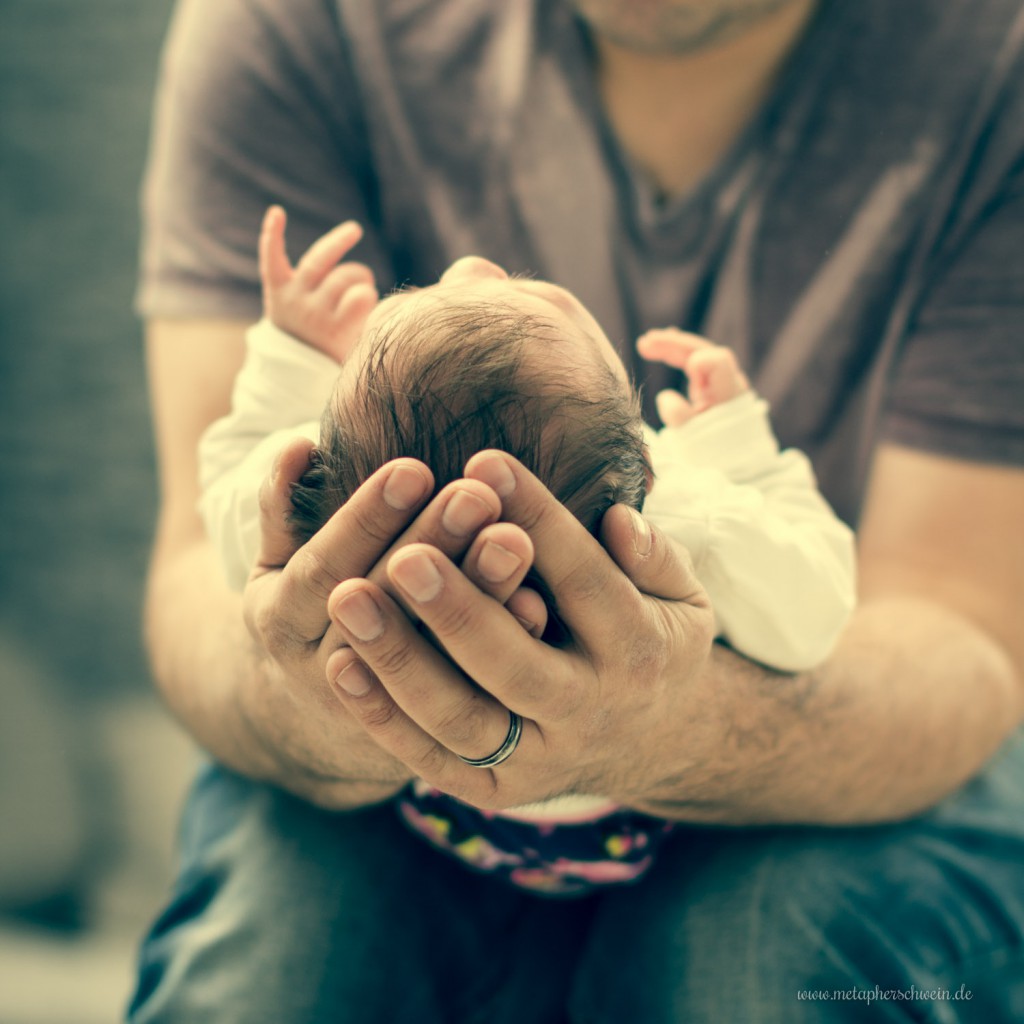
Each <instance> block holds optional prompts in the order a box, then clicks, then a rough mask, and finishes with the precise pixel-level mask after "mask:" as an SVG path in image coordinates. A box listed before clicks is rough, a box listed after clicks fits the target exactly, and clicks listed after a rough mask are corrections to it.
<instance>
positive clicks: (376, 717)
mask: <svg viewBox="0 0 1024 1024" xmlns="http://www.w3.org/2000/svg"><path fill="white" fill-rule="evenodd" d="M401 716H402V712H401V710H400V709H399V707H398V705H397V704H396V703H395V702H394V701H393V700H390V699H388V700H382V701H380V702H378V703H376V704H371V705H368V706H363V709H362V712H361V714H360V718H361V720H362V722H363V725H365V726H366V728H367V729H369V730H371V731H373V732H385V731H387V730H388V729H389V728H390V727H391V726H393V725H395V724H396V723H397V722H398V720H399V719H400V718H401Z"/></svg>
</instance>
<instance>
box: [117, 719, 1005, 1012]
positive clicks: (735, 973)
mask: <svg viewBox="0 0 1024 1024" xmlns="http://www.w3.org/2000/svg"><path fill="white" fill-rule="evenodd" d="M1022 779H1024V740H1022V739H1020V738H1018V740H1017V741H1016V742H1015V743H1014V744H1013V745H1012V747H1011V748H1008V749H1007V750H1006V751H1004V753H1003V755H1001V757H1000V758H999V759H997V761H996V763H994V764H993V765H992V767H991V768H990V769H989V770H988V771H987V772H986V773H985V774H984V775H983V776H982V777H981V778H979V779H978V780H976V781H975V782H974V783H972V784H971V785H970V786H968V787H967V789H965V790H964V791H963V792H962V793H961V794H958V795H957V796H956V797H954V798H951V799H950V800H948V801H946V802H945V803H944V804H942V805H941V806H940V807H939V808H937V809H936V810H935V811H934V812H932V813H931V814H929V815H927V816H926V817H924V818H922V819H920V820H918V821H915V822H911V823H907V824H902V825H895V826H887V827H880V828H872V829H849V830H823V829H758V830H744V831H732V830H720V829H682V830H681V831H680V834H679V836H678V837H676V838H675V839H674V840H673V841H672V842H671V844H670V846H668V847H667V848H665V849H663V851H662V853H661V857H660V859H659V862H658V864H657V865H656V866H655V868H654V870H653V871H652V872H651V873H650V874H649V875H648V876H646V877H645V878H644V880H643V881H642V882H640V883H639V884H638V885H636V886H632V887H628V888H623V889H618V890H614V891H612V892H609V893H608V894H607V895H603V896H600V897H597V898H592V899H588V900H585V901H565V902H557V901H550V900H543V899H540V898H537V897H534V896H531V895H527V894H522V893H519V892H516V891H514V890H512V889H509V888H506V887H505V886H504V885H502V883H499V882H496V881H494V880H492V879H489V878H486V877H481V876H477V875H474V874H472V873H471V872H469V871H468V870H467V869H465V868H463V867H462V866H461V865H459V864H456V863H453V862H449V861H448V860H447V859H446V858H444V857H443V855H441V854H438V853H436V852H435V851H433V850H431V849H429V848H428V847H427V846H426V845H425V844H423V843H422V842H420V841H419V840H417V839H416V838H415V837H414V836H412V835H411V834H409V833H408V832H407V831H406V830H405V829H404V828H403V826H402V825H401V824H400V823H399V822H398V819H397V816H396V815H395V813H394V811H393V809H392V808H391V807H389V806H382V807H378V808H372V809H369V810H366V811H361V812H358V813H355V814H346V815H330V814H326V813H324V812H320V811H317V810H315V809H313V808H310V807H307V806H305V805H303V804H301V803H300V802H298V801H296V800H293V799H291V798H288V797H286V796H283V795H282V794H280V793H276V792H274V791H272V790H269V789H267V788H266V787H261V786H256V785H254V784H251V783H248V782H245V781H244V780H241V779H238V778H236V777H234V776H232V775H229V774H227V773H225V772H223V771H220V770H218V769H210V770H208V771H207V772H206V773H204V775H203V776H202V777H201V778H200V780H199V781H198V782H197V784H196V787H195V790H194V792H193V795H192V797H191V799H190V804H189V807H188V810H187V813H186V817H185V822H184V827H183V833H182V873H181V877H180V878H179V881H178V886H177V888H176V891H175V894H174V896H173V898H172V901H171V903H170V905H169V907H168V908H167V910H166V911H165V912H164V914H163V915H162V916H161V918H160V919H159V920H158V921H157V922H156V924H155V925H154V929H153V932H152V933H151V935H150V936H149V937H148V939H147V940H146V942H145V944H144V947H143V951H142V959H141V968H140V975H139V988H138V993H137V995H136V998H135V1000H134V1002H133V1008H132V1011H131V1013H130V1019H131V1020H132V1021H133V1022H135V1024H141V1022H152V1021H159V1022H164V1024H168V1022H176V1021H188V1022H189V1024H202V1022H204V1021H217V1022H218V1024H231V1022H232V1021H239V1022H241V1021H245V1022H246V1024H259V1022H261V1021H267V1022H271V1021H273V1022H274V1024H278V1022H281V1021H289V1022H296V1024H299V1022H303V1024H304V1022H310V1024H320V1022H321V1021H327V1020H331V1021H345V1022H346V1024H349V1022H362V1021H368V1022H369V1021H384V1020H387V1021H395V1022H404V1021H410V1022H412V1021H415V1022H416V1024H426V1022H432V1021H435V1020H436V1021H439V1022H440V1021H460V1022H461V1021H466V1022H471V1021H472V1022H476V1021H481V1022H482V1021H487V1022H489V1024H498V1022H499V1021H505V1020H508V1021H517V1020H522V1021H530V1022H531V1024H532V1022H546V1021H551V1022H558V1021H560V1020H562V1019H572V1020H574V1021H580V1022H583V1021H586V1022H590V1021H594V1022H597V1021H602V1022H604V1021H608V1022H610V1021H617V1020H621V1019H627V1020H643V1021H644V1022H645V1024H657V1022H661V1021H664V1022H666V1024H668V1022H675V1021H678V1020H682V1019H685V1020H687V1021H689V1022H700V1021H715V1022H722V1021H731V1020H743V1021H757V1020H764V1021H775V1020H778V1021H785V1022H787V1024H789V1022H798V1021H847V1020H861V1019H865V1018H867V1019H879V1020H886V1019H893V1020H907V1019H922V1020H934V1021H945V1020H950V1021H955V1020H986V1021H999V1020H1007V1021H1009V1020H1013V1019H1024V1006H1021V1005H1020V1001H1022V1000H1024V981H1021V980H1020V979H1022V978H1024V946H1022V932H1024V794H1022V792H1021V790H1022V786H1024V784H1022V781H1021V780H1022ZM961 985H964V986H965V987H966V989H967V990H969V991H971V993H972V995H973V997H974V998H973V999H972V1000H971V1001H970V1002H966V1001H959V1002H955V1001H948V1002H947V1001H943V1000H939V999H933V1000H918V1001H915V1002H913V1003H909V1002H907V1001H906V994H907V993H909V992H910V990H911V986H916V989H917V990H918V991H921V990H929V989H948V990H949V991H950V992H951V993H952V992H956V991H957V990H959V989H960V986H961ZM876 986H878V989H877V990H876ZM1014 986H1016V990H1015V991H1014ZM570 988H572V994H571V996H570V997H569V998H568V1004H569V1006H570V1008H571V1010H572V1013H571V1015H570V1016H569V1017H563V1015H562V1012H561V1010H560V1009H559V1007H561V1006H562V1005H563V1004H564V1003H565V1002H566V995H565V993H566V992H567V991H568V990H569V989H570ZM885 990H891V991H892V992H894V993H901V994H902V995H900V996H894V997H893V998H891V999H890V1000H888V1001H884V1000H882V999H880V998H879V999H877V1001H875V1002H872V1003H870V1004H869V1003H867V1002H866V1001H865V1000H866V998H867V995H866V994H867V993H869V992H870V993H876V994H877V993H878V992H884V991H885ZM818 991H827V992H829V993H830V996H832V998H830V999H829V1000H824V999H821V998H819V999H818V1000H817V1001H815V1000H812V999H810V998H807V993H817V992H818ZM836 991H839V992H849V993H851V994H850V995H849V996H846V1000H845V1001H840V1000H837V999H836V998H835V997H834V995H833V993H834V992H836ZM854 993H857V994H856V995H854ZM801 994H803V998H801ZM1012 999H1016V1000H1018V1002H1017V1003H1014V1002H1011V1000H1012ZM545 1007H547V1008H548V1009H545Z"/></svg>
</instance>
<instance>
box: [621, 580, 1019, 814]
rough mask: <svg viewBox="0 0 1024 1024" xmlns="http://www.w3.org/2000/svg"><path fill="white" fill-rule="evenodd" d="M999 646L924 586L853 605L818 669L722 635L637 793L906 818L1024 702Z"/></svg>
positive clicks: (966, 773) (694, 807)
mask: <svg viewBox="0 0 1024 1024" xmlns="http://www.w3.org/2000/svg"><path fill="white" fill-rule="evenodd" d="M1022 705H1024V699H1022V688H1021V685H1020V681H1019V679H1018V678H1017V677H1016V675H1015V672H1014V669H1013V666H1012V663H1011V661H1010V659H1009V657H1008V656H1007V655H1006V653H1005V652H1004V651H1003V649H1002V648H1001V647H1000V646H999V645H998V644H997V643H995V642H994V641H993V640H992V639H990V638H989V636H988V635H987V634H985V633H984V632H982V631H981V630H980V629H978V628H977V627H975V626H974V625H973V624H971V623H970V622H969V621H967V620H966V619H965V618H963V617H961V616H959V615H957V614H955V613H953V612H950V611H947V610H946V609H944V608H943V607H941V606H939V605H937V604H932V603H930V602H928V601H925V600H920V599H916V598H909V597H908V598H902V597H900V598H896V597H894V598H886V599H876V600H874V601H871V602H868V603H866V604H864V605H863V606H862V607H861V608H859V609H858V610H857V612H856V613H855V615H854V617H853V619H852V621H851V623H850V625H849V627H848V628H847V630H846V632H845V633H844V635H843V637H842V639H841V641H840V643H839V646H838V647H837V649H836V650H835V652H834V654H833V655H832V657H831V658H830V659H829V660H828V661H827V662H826V663H825V664H823V665H822V666H820V667H819V668H818V669H816V670H814V671H812V672H807V673H803V674H800V675H795V676H787V675H781V674H778V673H774V672H770V671H768V670H766V669H764V668H762V667H760V666H757V665H754V664H752V663H750V662H748V661H746V660H744V659H743V658H741V657H739V656H737V655H735V654H734V653H732V652H730V651H728V650H726V649H724V648H720V647H717V646H716V647H715V649H714V652H713V654H712V657H711V660H710V664H709V667H708V670H707V671H706V673H705V674H704V677H703V679H702V680H701V683H700V684H699V686H698V687H697V688H696V692H691V693H689V694H687V695H686V696H685V697H684V698H683V700H682V701H681V714H680V717H679V718H678V719H677V721H678V720H681V721H683V722H684V724H683V726H682V727H681V728H680V729H678V730H676V735H675V736H669V735H668V733H666V735H665V736H664V737H662V738H661V742H660V743H658V745H657V747H658V750H659V751H660V752H661V753H662V754H663V753H664V751H665V750H671V751H673V754H672V757H671V760H672V764H671V766H670V771H669V772H668V773H662V774H661V775H660V777H657V779H656V781H655V782H654V784H653V785H650V786H649V787H648V788H647V789H646V791H645V793H644V796H643V797H642V798H641V799H639V800H636V799H634V800H631V801H630V802H631V803H632V804H633V805H634V806H637V807H639V808H641V809H643V810H646V811H648V812H650V813H654V814H658V815H661V816H664V817H669V818H674V819H679V820H687V821H694V822H701V821H702V822H718V823H723V824H736V825H742V824H752V823H758V822H781V823H785V822H789V823H796V822H804V823H822V824H858V823H869V822H880V821H887V820H898V819H902V818H906V817H909V816H912V815H913V814H915V813H918V812H920V811H922V810H924V809H926V808H928V807H929V806H931V805H933V804H934V803H936V802H937V801H938V800H940V799H941V798H942V797H944V796H945V795H947V794H948V793H950V792H952V791H953V790H955V789H956V788H957V787H958V786H959V785H961V784H962V783H963V782H965V781H966V780H967V779H969V778H970V777H971V776H972V775H973V774H975V773H976V772H977V771H978V770H979V768H980V767H981V766H982V765H983V764H984V763H985V761H986V760H987V759H988V758H989V757H990V756H991V755H992V754H993V753H994V752H995V750H996V749H997V748H998V747H999V746H1000V744H1001V743H1002V742H1003V740H1005V739H1006V737H1007V736H1008V735H1009V734H1010V733H1011V732H1012V731H1013V729H1014V728H1015V727H1016V726H1017V725H1018V724H1019V723H1020V721H1021V718H1022V714H1024V707H1022Z"/></svg>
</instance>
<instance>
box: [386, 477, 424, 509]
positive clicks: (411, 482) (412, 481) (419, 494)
mask: <svg viewBox="0 0 1024 1024" xmlns="http://www.w3.org/2000/svg"><path fill="white" fill-rule="evenodd" d="M427 487H428V481H427V478H426V477H425V476H424V475H423V474H422V473H421V472H420V471H419V470H418V469H415V468H414V467H412V466H395V468H394V469H392V470H391V472H390V473H389V474H388V478H387V480H385V481H384V500H385V501H386V502H387V503H388V505H390V506H391V508H393V509H395V510H396V511H397V512H407V511H408V510H409V509H411V508H412V507H413V506H414V505H415V504H417V503H418V502H420V501H422V500H423V498H424V497H425V496H426V493H427Z"/></svg>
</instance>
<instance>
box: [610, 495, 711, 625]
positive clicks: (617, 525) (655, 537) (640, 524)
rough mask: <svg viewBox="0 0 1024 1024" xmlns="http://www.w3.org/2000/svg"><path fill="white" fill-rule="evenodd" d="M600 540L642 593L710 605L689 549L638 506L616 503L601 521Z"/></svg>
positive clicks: (671, 599) (663, 598) (669, 599)
mask: <svg viewBox="0 0 1024 1024" xmlns="http://www.w3.org/2000/svg"><path fill="white" fill-rule="evenodd" d="M600 540H601V544H602V545H603V546H604V549H605V550H606V551H607V552H608V554H609V555H610V556H611V557H612V558H613V559H614V561H615V563H616V564H617V565H618V567H619V568H620V569H621V570H622V571H623V572H624V573H625V574H626V576H628V577H629V579H630V580H631V581H632V583H633V585H634V586H635V587H636V588H637V590H639V591H640V593H642V594H646V595H647V596H648V597H655V598H661V599H662V600H666V601H685V602H686V603H687V604H694V605H698V606H703V605H705V604H707V605H708V607H710V603H709V602H708V597H707V594H706V593H705V592H704V588H703V587H702V586H701V584H700V581H699V580H698V579H697V575H696V573H695V572H694V571H693V559H692V558H691V557H690V553H689V551H687V550H686V548H685V547H683V545H682V544H679V543H678V542H677V541H674V540H672V539H671V538H670V537H668V536H667V535H666V534H665V533H663V532H662V531H661V530H660V529H658V527H656V526H653V525H652V524H651V523H650V522H648V520H647V519H645V518H644V517H643V516H642V515H641V514H640V513H639V512H637V511H636V510H635V509H632V508H630V507H629V506H628V505H613V506H612V507H611V508H610V509H609V510H608V511H607V512H606V513H605V514H604V518H603V519H602V520H601V534H600Z"/></svg>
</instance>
